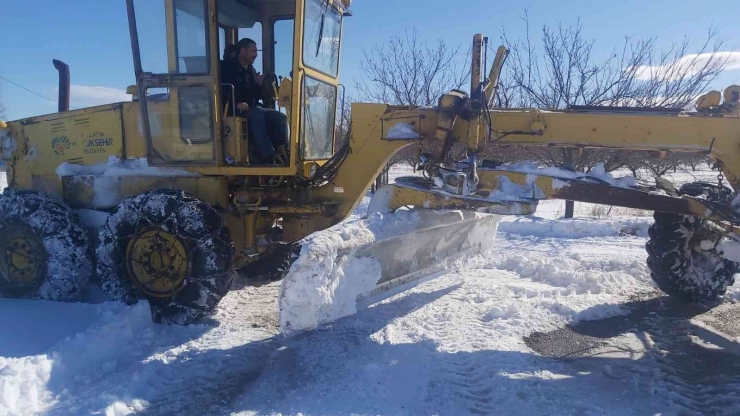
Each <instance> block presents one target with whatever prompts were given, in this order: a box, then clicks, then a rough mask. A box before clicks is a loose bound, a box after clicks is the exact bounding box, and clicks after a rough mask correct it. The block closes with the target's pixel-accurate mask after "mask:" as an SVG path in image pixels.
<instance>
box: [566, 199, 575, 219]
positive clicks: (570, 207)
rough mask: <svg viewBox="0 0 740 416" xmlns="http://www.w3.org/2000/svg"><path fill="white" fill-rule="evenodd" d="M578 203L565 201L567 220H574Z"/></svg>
mask: <svg viewBox="0 0 740 416" xmlns="http://www.w3.org/2000/svg"><path fill="white" fill-rule="evenodd" d="M575 205H576V203H575V202H573V201H565V218H573V209H574V208H575Z"/></svg>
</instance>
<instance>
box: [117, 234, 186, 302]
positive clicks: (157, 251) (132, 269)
mask: <svg viewBox="0 0 740 416" xmlns="http://www.w3.org/2000/svg"><path fill="white" fill-rule="evenodd" d="M126 266H127V269H128V275H129V277H130V278H131V279H133V281H134V283H135V284H136V286H138V287H139V288H140V289H141V290H142V291H143V292H144V293H146V294H148V295H151V296H155V297H160V298H167V297H171V296H174V295H175V294H176V293H177V292H178V291H179V290H180V289H182V287H183V286H184V283H185V279H186V278H187V277H188V276H189V275H190V256H189V253H188V250H187V249H186V245H185V243H183V241H182V240H181V239H180V238H178V237H177V236H175V235H173V234H172V233H170V232H168V231H165V230H162V229H160V228H159V227H147V228H144V229H142V230H140V231H139V232H138V233H137V234H136V235H135V236H134V238H132V239H131V241H129V243H128V246H127V248H126Z"/></svg>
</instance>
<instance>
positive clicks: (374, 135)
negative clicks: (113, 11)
mask: <svg viewBox="0 0 740 416" xmlns="http://www.w3.org/2000/svg"><path fill="white" fill-rule="evenodd" d="M127 6H128V17H129V26H130V33H131V47H132V55H133V60H134V69H135V75H136V85H132V86H130V87H129V90H128V91H129V93H130V94H131V95H132V100H131V101H127V102H123V103H116V104H110V105H104V106H99V107H92V108H86V109H80V110H74V111H60V112H59V113H55V114H49V115H44V116H39V117H32V118H28V119H24V120H16V121H12V122H9V123H7V125H4V126H2V127H3V129H2V130H0V140H1V142H0V143H1V144H2V158H3V159H5V160H6V162H7V166H8V183H9V187H8V188H7V189H6V191H5V192H4V194H3V195H2V196H1V197H0V293H1V294H2V295H4V296H15V297H36V298H44V299H51V300H74V299H78V298H79V297H80V295H81V294H82V293H83V291H84V288H85V286H86V285H87V284H88V282H89V281H90V280H91V279H93V280H97V281H99V282H100V284H101V285H102V288H103V289H104V290H105V292H106V293H108V294H109V295H110V296H111V297H112V298H114V299H119V300H123V301H126V302H129V303H131V302H136V301H137V300H139V299H146V300H148V302H149V304H150V305H151V309H152V315H153V318H154V320H155V321H158V322H171V323H188V322H193V321H194V320H197V319H198V318H201V317H202V316H204V315H207V314H209V313H211V312H212V311H213V310H214V309H215V308H216V306H217V305H218V303H219V301H220V300H221V298H222V297H223V296H225V295H226V294H227V293H228V291H229V289H230V287H231V284H232V281H233V279H234V277H235V275H237V274H239V275H241V276H243V277H247V278H269V279H284V282H283V293H285V291H286V290H287V291H291V290H292V289H291V288H296V287H298V288H299V289H300V290H299V291H298V292H295V291H293V292H290V296H283V295H282V294H281V298H280V302H281V311H282V310H286V311H292V313H293V314H292V315H291V316H289V317H286V318H285V320H283V318H282V317H281V323H284V325H283V326H284V328H290V329H291V330H301V329H306V328H309V327H313V326H316V325H319V324H321V323H323V322H326V321H327V320H329V319H335V318H337V317H338V316H339V315H337V314H334V313H329V312H327V309H331V302H332V301H331V300H332V297H333V296H334V293H335V292H336V291H339V290H345V291H346V290H347V289H346V288H347V287H350V288H354V289H355V290H357V293H356V294H357V301H358V302H360V301H365V300H366V299H369V298H370V297H371V295H373V294H376V293H379V292H384V291H388V290H390V289H393V288H396V287H399V286H402V285H404V284H406V283H410V282H413V281H417V280H419V279H421V278H423V277H425V276H426V275H428V274H429V273H430V270H433V269H434V268H435V267H437V266H438V265H439V264H442V263H444V262H445V261H446V260H447V259H448V258H451V257H455V256H457V255H459V254H460V253H464V254H475V253H479V252H481V251H484V250H486V248H487V247H489V246H490V240H491V239H492V238H493V236H494V235H495V231H496V227H497V224H498V218H499V217H500V216H501V215H526V214H531V213H534V212H535V211H536V208H537V203H538V201H540V200H542V199H546V198H561V199H567V200H575V201H583V202H594V203H600V204H609V205H619V206H627V207H633V208H643V209H650V210H654V211H656V215H655V218H656V222H655V224H654V225H653V227H652V228H651V232H650V235H651V239H650V241H649V242H648V245H647V249H648V253H649V260H648V265H649V266H650V268H651V270H652V275H653V278H654V280H655V281H656V283H657V285H658V286H659V287H660V288H661V289H662V290H664V291H665V292H667V293H669V294H671V295H674V296H677V297H680V298H683V299H686V300H690V301H705V300H710V299H714V298H716V297H718V296H720V295H721V294H722V293H724V291H725V289H726V287H727V285H729V284H732V282H733V276H734V274H735V272H737V271H738V264H737V263H735V262H734V261H731V260H730V259H728V258H727V257H728V256H726V255H725V253H724V251H723V250H724V249H723V247H726V245H727V244H729V243H728V242H730V243H731V242H733V241H734V240H735V239H736V237H735V231H736V230H735V227H736V226H737V225H738V224H740V215H739V214H738V213H737V212H736V210H735V206H734V205H733V204H732V201H733V198H734V193H733V191H731V190H729V189H728V188H727V187H725V186H723V184H722V183H720V184H707V183H699V184H690V185H687V186H684V187H682V188H681V189H678V190H677V189H672V188H670V187H663V188H661V189H658V188H657V187H655V186H648V187H646V186H638V185H637V184H635V183H629V182H618V181H613V180H612V181H609V180H604V179H603V178H597V177H594V176H593V175H586V174H577V173H575V172H565V171H559V172H555V173H553V171H552V170H547V171H543V170H541V169H537V168H532V167H529V166H523V165H515V166H510V165H502V164H500V163H497V162H495V161H486V160H481V159H480V158H479V157H478V154H479V149H480V148H481V147H482V146H484V145H488V144H491V143H519V144H526V145H533V146H564V147H576V148H586V147H604V148H616V149H634V150H650V151H655V152H658V153H663V154H664V153H665V152H670V151H686V152H704V153H706V154H708V155H710V156H711V157H713V158H714V159H715V160H716V161H717V162H718V163H719V164H720V165H721V166H722V171H723V173H724V175H725V177H726V178H727V182H729V184H730V185H732V187H733V188H734V189H738V186H740V152H738V148H739V146H740V117H739V116H740V107H738V101H739V98H738V96H737V94H738V91H740V88H739V87H737V86H733V87H729V88H728V89H727V90H726V91H725V94H724V97H723V98H724V99H721V98H722V97H720V96H719V95H720V94H719V93H718V92H710V93H708V94H707V95H705V96H703V97H701V98H700V100H699V101H698V102H697V106H696V111H692V112H686V111H680V110H665V109H637V108H625V107H619V108H614V107H610V108H600V107H589V108H571V109H567V110H551V111H543V110H535V109H498V108H494V106H493V102H494V100H493V97H494V95H495V90H496V88H497V83H498V77H499V75H500V73H501V69H502V67H503V64H504V61H505V57H506V54H507V51H506V49H504V48H499V50H498V53H497V56H496V59H495V60H494V65H493V67H492V69H491V72H490V73H489V74H487V76H486V74H483V64H482V61H483V59H482V57H483V52H482V51H483V37H482V35H476V36H475V37H474V40H473V48H472V51H473V56H472V57H471V84H470V92H469V93H466V92H463V91H450V92H449V93H447V94H445V95H443V96H442V97H440V98H439V102H438V105H437V106H436V107H422V108H414V107H405V106H391V105H387V104H382V103H380V104H367V103H353V104H352V111H351V127H350V130H349V133H348V139H347V140H344V141H338V140H337V134H336V131H337V128H336V126H337V117H336V115H337V111H338V109H339V108H341V107H342V106H343V99H342V98H341V97H342V96H343V93H342V94H340V91H343V89H342V88H341V84H340V83H339V56H340V49H341V39H342V22H343V19H344V18H345V17H347V16H349V15H350V12H349V7H350V1H349V0H162V1H148V0H147V1H144V0H127ZM245 37H248V38H250V39H253V40H255V42H256V43H257V49H258V50H259V58H258V60H257V61H256V62H255V64H254V66H255V68H256V69H257V70H258V71H260V72H262V73H263V74H264V75H265V78H264V82H263V83H262V94H261V95H262V96H261V102H262V105H263V106H264V107H266V108H271V109H275V110H279V111H281V112H283V113H284V114H285V118H284V119H287V124H288V126H287V127H288V130H289V144H288V146H287V149H283V152H280V153H278V155H277V157H276V158H275V160H273V161H272V163H264V162H263V163H260V164H257V163H255V159H254V157H253V155H254V151H255V143H254V140H253V132H252V131H250V123H249V121H248V119H247V118H244V117H242V116H240V114H239V113H237V112H235V111H234V109H235V107H236V105H237V102H236V100H235V99H234V95H235V94H234V91H235V89H236V87H237V86H236V85H233V84H230V83H225V82H223V81H224V80H223V79H222V77H221V69H222V68H223V65H224V60H225V59H228V58H229V56H228V54H227V53H226V54H225V53H224V51H226V50H227V49H228V48H227V45H233V44H235V43H236V42H237V41H238V40H239V39H242V38H245ZM60 90H61V89H60ZM411 145H414V146H419V147H420V148H421V149H422V151H421V157H420V163H419V165H418V169H419V171H421V172H422V173H423V175H421V176H413V177H408V178H399V179H398V180H396V181H395V183H394V184H391V185H388V186H386V187H382V188H380V189H378V190H377V191H376V192H375V194H374V197H373V199H372V201H371V202H370V205H369V208H368V212H369V213H374V212H380V213H382V214H389V213H394V212H396V211H398V210H399V209H406V207H411V209H412V210H413V211H414V212H416V213H418V215H417V216H415V217H414V218H415V220H414V222H413V227H411V228H408V227H409V225H408V224H406V228H404V227H400V228H399V229H394V230H392V232H391V231H388V230H386V231H384V232H383V233H375V232H374V231H372V230H371V229H369V228H366V229H364V231H363V232H362V233H360V234H358V235H357V236H354V237H357V238H348V237H347V236H342V235H340V236H338V235H336V234H333V231H332V230H331V229H330V228H331V227H333V226H334V225H336V224H338V223H340V222H341V221H343V220H345V219H347V218H348V217H349V215H350V214H351V213H352V212H353V210H354V209H355V208H356V207H357V205H358V204H359V202H360V201H361V200H362V198H363V197H364V196H365V195H366V194H367V192H368V190H369V189H370V187H371V185H372V184H373V182H374V180H375V178H376V177H377V176H378V174H379V173H380V172H381V171H382V170H383V169H384V167H385V166H386V164H387V163H388V161H389V160H390V159H391V157H392V156H393V155H394V154H395V153H396V152H398V151H399V150H401V149H403V148H404V147H407V146H411ZM460 148H462V149H463V152H462V153H460V152H458V151H454V152H453V149H458V150H459V149H460ZM93 214H94V215H93ZM88 231H91V232H88ZM322 239H323V240H325V241H335V242H336V244H335V245H334V246H333V247H334V248H333V250H322V249H315V245H314V243H315V242H316V241H321V240H322ZM706 241H709V242H711V244H707V243H706ZM354 259H362V261H363V262H369V263H372V264H373V265H374V267H371V268H370V269H371V270H374V271H375V272H376V274H377V275H373V276H371V277H370V278H371V279H372V282H371V283H372V284H371V285H370V286H367V282H366V281H363V282H364V283H363V282H359V281H355V280H353V279H356V278H357V277H356V276H353V273H352V272H351V271H352V270H353V269H352V267H351V264H352V261H353V260H354ZM322 276H323V277H322ZM363 279H367V276H364V277H363ZM338 281H341V282H340V283H337V282H338ZM326 282H333V283H331V284H330V285H328V286H327V285H326ZM322 285H323V286H322ZM366 286H367V287H366ZM342 288H343V289H342ZM312 290H313V291H322V294H323V295H324V298H325V299H327V302H328V303H327V305H323V306H322V307H321V308H319V309H311V308H313V307H315V306H316V305H308V304H307V305H303V304H302V303H301V302H302V299H301V297H300V296H298V297H296V296H293V295H294V294H295V293H301V291H304V292H303V293H305V291H312ZM352 293H354V292H352ZM304 306H305V307H304ZM295 311H300V313H298V314H296V313H295ZM286 313H287V312H286Z"/></svg>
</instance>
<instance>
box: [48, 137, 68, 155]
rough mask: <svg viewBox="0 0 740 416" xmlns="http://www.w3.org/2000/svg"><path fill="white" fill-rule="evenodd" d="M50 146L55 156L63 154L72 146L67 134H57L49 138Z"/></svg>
mask: <svg viewBox="0 0 740 416" xmlns="http://www.w3.org/2000/svg"><path fill="white" fill-rule="evenodd" d="M51 148H52V149H54V153H56V155H57V156H64V154H65V153H66V152H67V150H69V149H70V148H72V143H71V142H70V141H69V138H67V136H59V137H55V138H53V139H51Z"/></svg>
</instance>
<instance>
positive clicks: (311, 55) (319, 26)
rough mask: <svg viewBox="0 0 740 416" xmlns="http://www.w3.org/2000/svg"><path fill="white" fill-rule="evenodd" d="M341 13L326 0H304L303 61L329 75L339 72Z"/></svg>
mask: <svg viewBox="0 0 740 416" xmlns="http://www.w3.org/2000/svg"><path fill="white" fill-rule="evenodd" d="M341 29H342V14H341V13H340V12H339V10H337V9H336V8H335V7H333V6H332V5H330V4H329V2H328V1H327V0H306V18H305V22H304V36H303V63H304V64H305V65H306V66H309V67H311V68H313V69H315V70H317V71H319V72H323V73H324V74H326V75H329V76H331V77H336V76H337V75H338V73H339V47H340V38H339V37H340V35H341Z"/></svg>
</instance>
